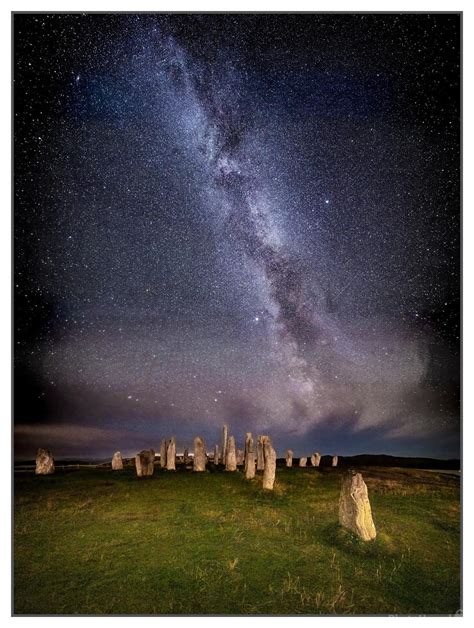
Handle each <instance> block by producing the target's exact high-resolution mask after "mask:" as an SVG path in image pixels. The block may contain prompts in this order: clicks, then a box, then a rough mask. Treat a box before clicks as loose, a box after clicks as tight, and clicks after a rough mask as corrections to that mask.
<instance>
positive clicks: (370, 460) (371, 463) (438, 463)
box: [278, 454, 461, 470]
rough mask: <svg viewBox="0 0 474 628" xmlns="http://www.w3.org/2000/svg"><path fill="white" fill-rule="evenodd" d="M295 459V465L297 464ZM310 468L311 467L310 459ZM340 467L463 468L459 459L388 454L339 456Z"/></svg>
mask: <svg viewBox="0 0 474 628" xmlns="http://www.w3.org/2000/svg"><path fill="white" fill-rule="evenodd" d="M295 460H296V461H297V460H299V459H298V458H295V459H293V464H295ZM331 461H332V456H322V457H321V464H320V466H321V467H330V466H331ZM283 464H285V459H284V458H279V459H278V465H279V466H280V465H283ZM308 466H311V462H310V459H309V457H308ZM337 466H338V467H350V466H355V467H408V468H411V469H450V470H451V469H455V470H459V469H460V468H461V462H460V460H459V459H458V458H452V459H450V460H439V459H438V458H410V457H403V456H389V455H387V454H359V455H358V456H338V463H337Z"/></svg>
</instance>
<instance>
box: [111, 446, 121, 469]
mask: <svg viewBox="0 0 474 628" xmlns="http://www.w3.org/2000/svg"><path fill="white" fill-rule="evenodd" d="M122 469H123V461H122V454H121V453H120V452H119V451H116V452H115V453H114V455H113V456H112V470H113V471H121V470H122Z"/></svg>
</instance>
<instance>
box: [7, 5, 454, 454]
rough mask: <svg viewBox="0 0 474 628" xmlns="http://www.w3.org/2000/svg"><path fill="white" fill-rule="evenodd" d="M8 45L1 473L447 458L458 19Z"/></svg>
mask: <svg viewBox="0 0 474 628" xmlns="http://www.w3.org/2000/svg"><path fill="white" fill-rule="evenodd" d="M14 32H15V43H14V48H15V277H14V281H15V411H14V415H15V453H16V455H17V456H18V457H25V456H31V455H32V454H33V453H34V452H35V450H36V449H37V447H39V446H44V447H50V448H51V449H53V450H54V452H55V453H56V455H58V456H70V455H71V456H76V455H78V456H89V457H97V456H106V455H107V456H108V455H109V453H110V452H111V451H112V450H114V451H115V450H116V449H121V450H122V452H123V453H124V454H128V453H130V454H132V453H134V452H135V451H136V450H137V448H143V447H145V446H152V445H153V443H155V444H156V443H157V442H158V441H159V440H160V439H161V438H162V437H166V436H170V435H175V436H176V437H177V441H178V448H180V447H184V446H190V444H191V442H192V438H193V437H194V436H195V435H196V434H201V435H202V436H204V438H205V439H206V441H207V443H208V445H209V447H211V446H212V445H213V444H214V441H216V439H218V430H219V429H220V426H221V425H222V423H223V422H227V423H228V424H229V425H230V429H231V432H232V433H234V434H235V436H236V437H237V440H238V441H239V440H240V441H241V440H242V439H243V437H244V433H245V431H247V430H251V431H253V432H259V433H260V432H261V431H264V430H265V431H266V432H269V433H271V434H272V436H273V439H274V441H275V444H276V446H277V449H281V450H283V449H284V448H286V447H291V448H292V449H293V451H294V452H295V455H299V454H302V453H306V452H308V451H312V450H315V449H318V450H319V451H321V452H323V453H331V452H334V453H336V452H337V453H339V454H341V455H344V454H354V453H393V454H398V455H430V456H440V457H454V456H457V455H458V454H459V413H460V408H459V386H460V372H459V79H460V66H459V37H460V20H459V16H458V15H455V14H435V15H427V14H417V15H409V14H405V15H323V14H319V15H316V14H315V15H296V14H295V15H159V14H155V15H153V14H150V15H34V14H33V15H26V14H22V15H16V16H15V18H14Z"/></svg>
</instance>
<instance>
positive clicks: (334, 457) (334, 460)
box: [331, 456, 337, 467]
mask: <svg viewBox="0 0 474 628" xmlns="http://www.w3.org/2000/svg"><path fill="white" fill-rule="evenodd" d="M331 464H332V466H333V467H337V456H333V457H332V463H331Z"/></svg>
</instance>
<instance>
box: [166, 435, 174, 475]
mask: <svg viewBox="0 0 474 628" xmlns="http://www.w3.org/2000/svg"><path fill="white" fill-rule="evenodd" d="M166 469H167V470H168V471H176V438H174V437H173V438H171V439H170V440H169V441H168V446H167V448H166Z"/></svg>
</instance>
